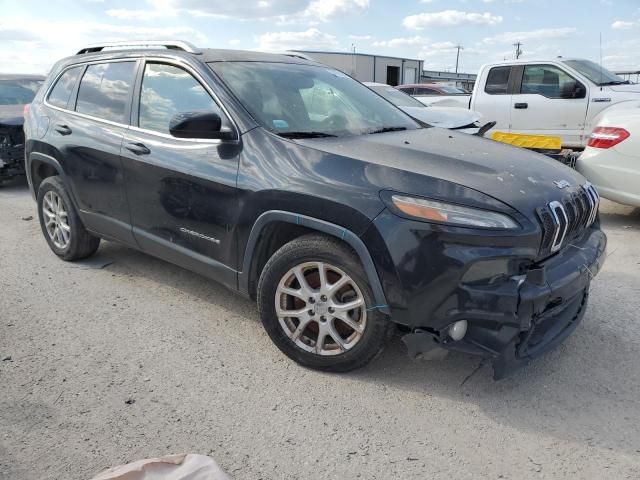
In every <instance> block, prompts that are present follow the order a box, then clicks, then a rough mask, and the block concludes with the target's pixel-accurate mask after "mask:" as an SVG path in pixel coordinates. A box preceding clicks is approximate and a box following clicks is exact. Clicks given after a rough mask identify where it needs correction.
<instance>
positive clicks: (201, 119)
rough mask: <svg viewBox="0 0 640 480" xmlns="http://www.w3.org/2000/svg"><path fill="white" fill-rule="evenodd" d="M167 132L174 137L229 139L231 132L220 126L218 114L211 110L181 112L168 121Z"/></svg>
mask: <svg viewBox="0 0 640 480" xmlns="http://www.w3.org/2000/svg"><path fill="white" fill-rule="evenodd" d="M169 133H171V135H172V136H174V137H176V138H193V139H209V140H230V139H232V138H233V132H232V131H231V130H230V129H228V128H223V127H222V119H221V118H220V115H218V114H217V113H213V112H183V113H178V114H176V115H174V116H173V118H172V119H171V121H170V122H169Z"/></svg>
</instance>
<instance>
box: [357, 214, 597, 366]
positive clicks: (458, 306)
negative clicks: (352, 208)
mask: <svg viewBox="0 0 640 480" xmlns="http://www.w3.org/2000/svg"><path fill="white" fill-rule="evenodd" d="M382 217H383V216H382V215H381V216H380V217H379V218H378V219H376V222H375V224H376V225H375V226H376V227H378V228H389V226H390V225H391V224H392V219H384V218H382ZM385 223H388V224H389V225H386V226H385ZM416 223H418V222H416ZM432 229H434V226H429V225H426V226H425V224H423V223H419V224H417V225H410V226H409V227H408V228H407V229H406V231H403V230H402V227H397V229H395V231H392V232H386V233H387V236H385V238H388V239H389V241H388V243H387V244H386V247H387V248H388V249H389V254H388V258H387V259H386V262H385V261H383V262H382V263H381V264H380V265H378V271H379V273H380V275H381V277H383V288H385V293H386V295H387V299H388V300H389V303H390V307H391V314H392V320H394V321H395V322H396V323H400V324H403V325H405V326H406V327H408V329H409V330H410V331H412V332H414V333H413V334H411V335H408V336H407V337H410V336H415V338H413V339H410V340H409V339H407V337H405V339H407V340H406V341H405V343H407V345H409V344H411V349H412V351H413V352H414V353H416V352H418V353H419V352H426V351H429V350H432V349H433V348H434V347H441V348H446V349H453V350H460V351H464V352H468V353H472V354H477V355H482V356H485V357H488V358H491V359H493V361H494V369H495V376H496V378H500V377H502V376H504V375H506V374H507V373H509V372H511V371H513V370H514V369H516V368H518V367H519V366H521V365H523V364H525V363H527V362H528V361H529V360H531V359H533V358H535V357H537V356H539V355H541V354H542V353H544V352H545V351H547V350H549V349H551V348H553V347H554V346H555V345H557V344H558V343H560V342H561V341H562V340H564V339H565V338H566V337H567V336H568V335H569V334H570V333H571V332H572V331H573V330H574V329H575V327H576V326H577V324H578V323H579V321H580V320H581V319H582V316H583V315H584V311H585V308H586V302H587V297H588V290H589V285H590V282H591V280H592V278H593V277H594V276H595V275H596V274H597V273H598V271H599V270H600V268H601V266H602V263H603V262H604V258H605V255H604V254H605V249H606V243H607V241H606V236H605V234H604V233H603V232H602V231H601V230H599V228H598V227H597V224H596V226H594V227H592V228H590V229H588V230H586V231H585V232H584V234H583V235H582V236H581V237H580V238H579V239H576V241H574V242H573V243H572V244H571V245H569V246H567V247H565V248H564V249H563V250H562V251H560V252H559V253H558V254H556V255H554V256H553V257H550V258H547V259H546V260H544V261H542V262H535V260H534V259H535V258H536V255H537V242H538V241H539V237H536V236H533V237H531V236H529V237H527V235H524V236H522V237H510V238H509V239H508V240H506V237H504V236H503V238H495V237H494V238H491V237H486V236H484V237H479V236H476V235H471V236H469V235H460V234H459V232H450V231H436V230H432ZM392 230H393V228H392ZM367 233H368V235H369V237H374V235H372V234H371V233H370V232H367ZM389 233H392V234H391V235H389ZM503 235H504V234H503ZM532 238H533V240H532ZM500 242H510V243H511V244H512V246H510V247H509V246H506V245H505V246H501V245H500ZM409 245H411V246H412V248H408V246H409ZM403 250H404V254H403V255H401V254H400V252H401V251H403ZM374 258H376V256H374ZM383 260H384V257H383ZM394 277H395V278H394ZM460 320H467V322H468V329H467V333H466V335H465V336H464V338H463V339H462V340H459V341H453V340H452V339H451V338H450V337H449V336H448V335H447V331H448V328H449V327H450V326H451V325H452V324H453V323H455V322H457V321H460Z"/></svg>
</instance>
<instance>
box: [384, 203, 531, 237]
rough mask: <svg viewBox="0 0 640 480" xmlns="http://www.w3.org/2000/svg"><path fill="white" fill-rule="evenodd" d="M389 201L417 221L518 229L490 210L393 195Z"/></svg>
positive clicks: (509, 221) (514, 223)
mask: <svg viewBox="0 0 640 480" xmlns="http://www.w3.org/2000/svg"><path fill="white" fill-rule="evenodd" d="M391 201H392V202H393V204H394V205H395V206H396V208H397V209H398V210H400V211H401V212H402V213H404V214H405V215H408V216H410V217H414V218H417V219H419V220H426V221H429V222H438V223H446V224H448V225H457V226H461V227H479V228H493V229H497V230H514V229H518V228H520V226H519V225H518V223H516V221H515V220H513V219H512V218H511V217H509V216H508V215H503V214H502V213H497V212H492V211H490V210H481V209H479V208H471V207H462V206H460V205H453V204H451V203H444V202H438V201H435V200H427V199H425V198H416V197H406V196H403V195H393V196H392V197H391Z"/></svg>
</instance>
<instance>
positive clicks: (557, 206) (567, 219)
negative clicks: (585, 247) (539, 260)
mask: <svg viewBox="0 0 640 480" xmlns="http://www.w3.org/2000/svg"><path fill="white" fill-rule="evenodd" d="M599 206H600V195H598V192H597V191H596V189H595V188H594V186H593V185H591V184H590V183H589V182H587V183H585V184H584V185H582V186H581V187H579V188H578V189H577V190H576V191H575V192H573V193H571V194H569V195H567V196H566V197H564V198H562V199H561V200H556V201H553V202H550V203H549V204H548V205H546V206H545V207H543V208H539V209H538V216H539V217H540V221H541V223H542V246H541V253H542V254H549V253H554V252H557V251H558V250H560V249H561V248H562V247H563V246H564V245H566V244H567V243H569V242H570V241H572V240H574V239H575V238H577V237H578V236H580V235H581V234H582V233H583V232H584V230H585V229H587V228H589V227H590V226H591V225H592V224H593V222H595V220H596V218H597V216H598V207H599Z"/></svg>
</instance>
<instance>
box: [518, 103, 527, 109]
mask: <svg viewBox="0 0 640 480" xmlns="http://www.w3.org/2000/svg"><path fill="white" fill-rule="evenodd" d="M514 107H516V108H517V109H518V110H524V109H525V108H529V104H528V103H516V104H515V105H514Z"/></svg>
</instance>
